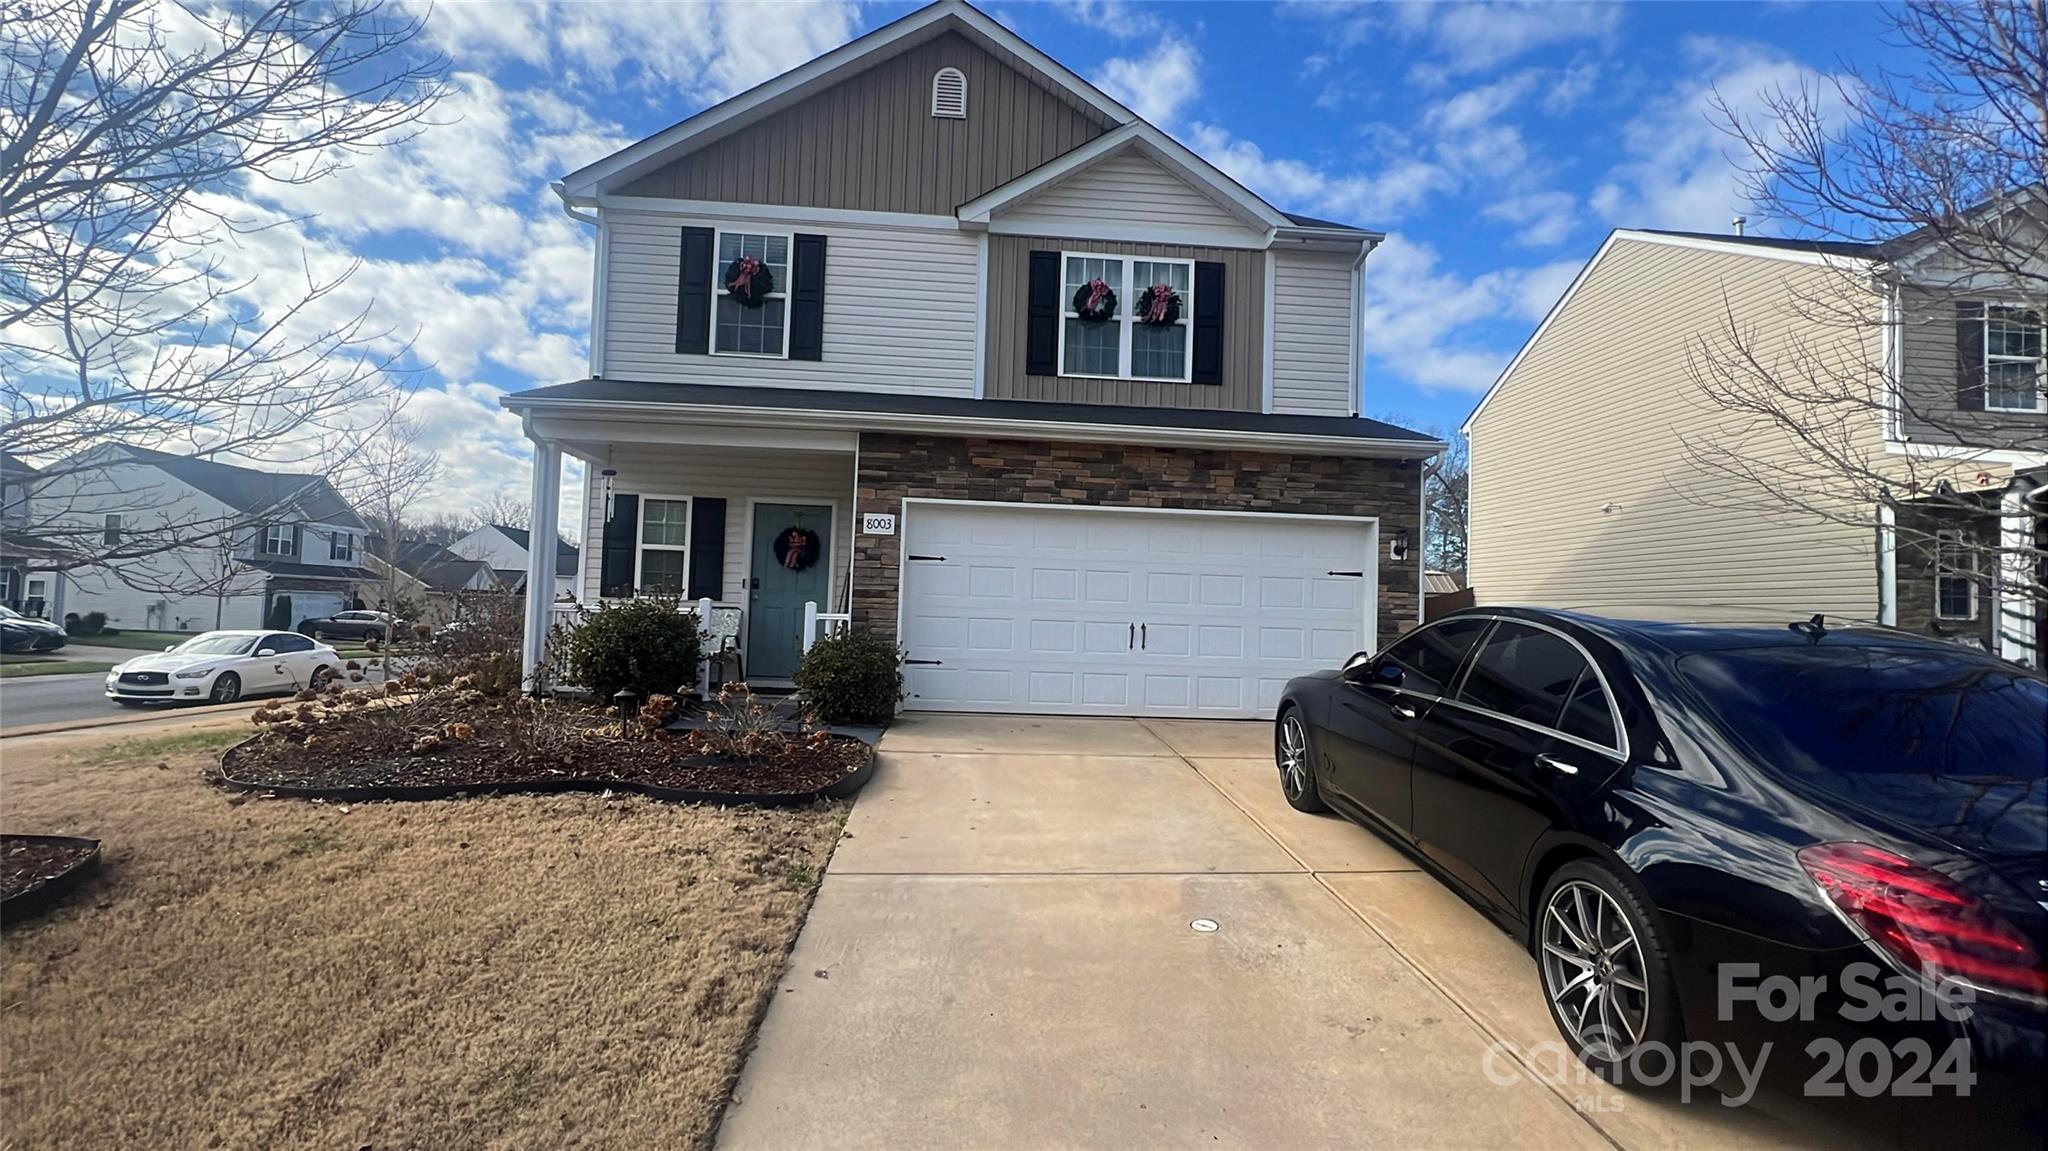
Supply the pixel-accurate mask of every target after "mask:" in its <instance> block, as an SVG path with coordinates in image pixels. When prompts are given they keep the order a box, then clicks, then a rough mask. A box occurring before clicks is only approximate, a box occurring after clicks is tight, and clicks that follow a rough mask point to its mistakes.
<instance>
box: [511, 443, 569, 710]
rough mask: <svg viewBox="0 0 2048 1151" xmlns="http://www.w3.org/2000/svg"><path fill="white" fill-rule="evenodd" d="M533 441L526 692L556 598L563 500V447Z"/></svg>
mask: <svg viewBox="0 0 2048 1151" xmlns="http://www.w3.org/2000/svg"><path fill="white" fill-rule="evenodd" d="M530 438H532V440H533V522H532V524H531V525H530V529H531V530H530V533H529V535H528V536H527V542H528V544H529V545H530V546H528V547H527V549H526V631H525V635H524V637H523V639H524V642H523V643H522V644H521V645H520V649H519V669H520V673H521V676H522V682H524V684H525V686H526V690H527V691H532V690H533V689H534V670H535V669H536V668H538V667H539V666H540V656H541V649H542V648H543V647H545V646H547V642H548V620H549V618H550V610H549V605H550V604H552V603H554V600H555V537H556V534H557V533H556V530H555V528H556V521H557V520H558V519H559V518H560V513H559V509H560V507H561V502H562V449H560V448H558V447H556V446H555V445H554V444H551V443H549V442H547V441H545V440H542V439H540V438H539V437H537V436H533V437H530Z"/></svg>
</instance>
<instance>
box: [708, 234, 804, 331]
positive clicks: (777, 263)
mask: <svg viewBox="0 0 2048 1151" xmlns="http://www.w3.org/2000/svg"><path fill="white" fill-rule="evenodd" d="M789 248H790V237H789V236H788V235H787V234H786V233H775V232H724V231H721V232H719V233H718V258H717V259H715V260H713V261H712V262H711V276H712V281H711V309H712V310H711V350H712V351H714V352H718V353H720V354H722V355H733V356H787V355H789ZM746 259H751V260H754V261H756V262H757V263H758V264H759V266H760V271H759V272H756V273H755V275H756V276H759V275H761V274H762V273H766V275H767V277H768V281H767V282H768V286H769V290H768V291H767V293H766V294H764V295H761V296H760V297H759V299H758V301H757V302H756V303H754V304H753V305H752V306H749V305H747V304H745V303H742V302H741V301H740V298H739V297H738V296H736V295H734V293H733V292H732V291H731V290H729V287H728V285H729V284H731V282H732V280H733V272H734V265H736V264H738V262H739V261H741V260H746ZM747 290H748V292H749V293H750V294H752V293H758V292H760V287H759V285H758V284H757V283H755V282H754V281H751V280H750V281H749V283H748V286H747Z"/></svg>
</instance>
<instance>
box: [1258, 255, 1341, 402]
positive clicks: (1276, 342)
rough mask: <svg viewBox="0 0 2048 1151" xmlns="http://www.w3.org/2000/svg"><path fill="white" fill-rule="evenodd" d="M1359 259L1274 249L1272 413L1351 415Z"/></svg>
mask: <svg viewBox="0 0 2048 1151" xmlns="http://www.w3.org/2000/svg"><path fill="white" fill-rule="evenodd" d="M1357 261H1358V258H1357V257H1356V256H1355V255H1353V256H1332V255H1327V254H1322V253H1310V252H1290V251H1288V250H1287V249H1285V248H1274V249H1273V410H1274V411H1275V412H1284V413H1289V414H1293V415H1304V416H1348V415H1351V414H1352V410H1351V405H1352V393H1353V387H1352V381H1353V379H1354V378H1355V376H1356V373H1355V371H1354V370H1353V368H1352V364H1351V350H1352V338H1351V335H1352V332H1351V325H1352V323H1353V322H1354V321H1353V313H1352V306H1351V305H1352V300H1351V291H1352V276H1351V269H1352V265H1354V264H1355V263H1357Z"/></svg>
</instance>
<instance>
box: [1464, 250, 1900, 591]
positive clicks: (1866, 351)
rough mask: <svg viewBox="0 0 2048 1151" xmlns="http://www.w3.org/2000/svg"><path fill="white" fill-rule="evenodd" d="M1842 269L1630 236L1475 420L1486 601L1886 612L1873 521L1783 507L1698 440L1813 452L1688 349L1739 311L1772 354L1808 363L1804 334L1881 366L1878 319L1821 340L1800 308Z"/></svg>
mask: <svg viewBox="0 0 2048 1151" xmlns="http://www.w3.org/2000/svg"><path fill="white" fill-rule="evenodd" d="M1837 274H1838V273H1835V272H1832V271H1830V270H1828V269H1826V268H1822V267H1818V266H1814V265H1807V264H1799V263H1793V262H1789V261H1785V260H1777V259H1767V258H1760V257H1756V256H1748V255H1731V254H1724V253H1719V252H1711V251H1704V250H1700V249H1695V248H1686V247H1678V246H1672V245H1666V244H1649V243H1643V242H1638V241H1630V240H1617V241H1615V243H1614V246H1613V247H1612V248H1611V249H1610V251H1609V253H1608V255H1607V256H1606V257H1605V258H1604V259H1603V260H1602V261H1601V262H1600V263H1599V264H1598V265H1597V266H1596V267H1595V268H1594V269H1593V271H1592V272H1590V273H1588V275H1589V279H1588V280H1586V282H1584V283H1582V284H1581V285H1580V286H1579V288H1578V291H1577V292H1576V294H1574V295H1573V297H1572V298H1571V300H1570V301H1569V302H1567V303H1566V304H1565V305H1564V307H1563V308H1562V310H1560V311H1559V312H1558V314H1557V315H1556V316H1555V318H1554V319H1553V320H1552V321H1551V322H1550V326H1549V328H1548V329H1547V330H1546V331H1545V332H1544V334H1543V336H1542V337H1541V338H1540V339H1538V340H1536V342H1535V343H1534V344H1533V345H1531V346H1530V347H1529V348H1528V349H1527V352H1526V353H1525V355H1524V356H1523V358H1522V361H1521V363H1520V364H1519V365H1517V366H1516V368H1515V370H1514V371H1513V373H1512V374H1511V375H1510V376H1509V377H1508V378H1507V379H1506V380H1505V381H1504V382H1503V383H1502V384H1501V386H1500V388H1499V389H1498V391H1497V392H1496V393H1495V394H1494V395H1493V397H1492V399H1491V400H1489V401H1488V402H1487V404H1486V410H1485V411H1484V412H1483V413H1482V414H1481V415H1480V416H1479V417H1478V418H1477V419H1475V420H1474V421H1473V422H1472V427H1471V432H1470V434H1471V458H1472V479H1471V485H1472V487H1471V490H1472V526H1471V562H1470V584H1471V586H1472V587H1473V588H1474V589H1475V590H1476V592H1477V595H1478V599H1479V602H1480V603H1482V604H1511V603H1526V604H1538V605H1545V606H1552V607H1566V608H1582V609H1585V610H1588V611H1593V612H1598V613H1602V614H1608V615H1617V616H1633V617H1641V618H1653V619H1678V620H1700V621H1714V620H1734V619H1756V618H1769V619H1785V620H1791V619H1803V618H1805V617H1806V616H1808V615H1810V614H1812V613H1814V612H1817V611H1818V612H1827V613H1829V614H1831V615H1838V616H1844V617H1854V618H1860V619H1875V618H1876V617H1877V615H1878V610H1879V606H1878V584H1877V568H1876V558H1875V555H1876V546H1875V533H1874V531H1873V530H1872V529H1870V528H1867V527H1863V526H1857V525H1854V524H1835V523H1815V522H1809V521H1805V520H1800V521H1791V520H1788V519H1785V518H1783V517H1782V516H1779V517H1772V518H1767V517H1766V515H1765V514H1764V513H1763V512H1762V511H1759V510H1757V508H1756V506H1755V505H1756V503H1757V502H1758V499H1759V497H1758V495H1757V493H1756V492H1755V491H1754V489H1751V488H1747V487H1745V486H1744V485H1743V484H1741V483H1740V482H1738V481H1736V480H1734V479H1732V478H1729V477H1725V476H1722V475H1719V474H1714V473H1709V472H1706V471H1703V470H1700V469H1699V468H1698V467H1697V465H1695V464H1694V463H1692V462H1691V461H1690V460H1689V459H1688V457H1687V454H1686V449H1685V439H1686V437H1688V436H1690V437H1692V438H1693V439H1694V440H1695V441H1696V442H1697V441H1698V440H1701V439H1705V438H1708V437H1716V436H1718V437H1722V439H1723V442H1739V443H1740V444H1741V445H1742V450H1743V451H1744V452H1745V453H1746V454H1749V455H1751V456H1756V457H1766V458H1776V459H1788V460H1789V459H1793V458H1796V457H1795V455H1794V449H1793V448H1792V446H1791V443H1790V441H1789V439H1788V438H1786V437H1785V436H1784V435H1783V433H1779V432H1775V431H1773V430H1768V429H1766V428H1764V427H1763V426H1762V425H1761V424H1757V425H1751V426H1748V427H1745V426H1744V425H1743V422H1742V421H1741V420H1739V419H1736V418H1733V417H1731V416H1730V415H1728V414H1727V413H1725V412H1723V411H1721V410H1719V409H1717V408H1715V407H1713V406H1711V405H1710V404H1709V403H1708V402H1707V400H1706V399H1705V397H1704V396H1703V395H1701V393H1700V391H1699V389H1698V385H1697V384H1696V383H1695V382H1694V381H1693V380H1692V379H1691V378H1690V377H1689V375H1688V371H1687V362H1688V354H1689V353H1690V352H1692V351H1693V350H1695V348H1696V347H1697V342H1698V341H1699V340H1700V339H1702V338H1704V339H1709V340H1714V339H1719V338H1722V337H1723V336H1724V335H1725V333H1726V332H1727V331H1728V324H1729V322H1730V319H1731V316H1732V319H1733V321H1734V323H1736V324H1737V325H1740V326H1741V327H1742V328H1744V329H1745V330H1747V331H1749V332H1750V334H1751V335H1752V337H1753V338H1754V340H1755V346H1756V348H1757V349H1758V352H1759V355H1760V356H1762V357H1764V360H1765V362H1766V363H1770V362H1773V361H1774V360H1780V359H1782V361H1783V362H1784V363H1785V364H1786V365H1787V367H1788V368H1790V367H1791V365H1792V363H1793V358H1794V355H1795V349H1797V348H1798V346H1799V345H1800V344H1802V343H1805V344H1806V345H1807V346H1806V349H1805V350H1806V351H1807V352H1810V353H1813V354H1817V355H1823V356H1830V357H1837V356H1838V357H1841V358H1842V361H1843V362H1849V361H1850V360H1851V359H1853V358H1856V357H1861V358H1862V359H1863V360H1866V361H1867V360H1868V358H1869V356H1870V354H1871V349H1870V348H1869V347H1868V345H1869V344H1870V343H1871V342H1872V341H1873V340H1874V336H1873V335H1872V334H1871V333H1868V332H1862V333H1851V334H1849V335H1848V336H1838V337H1836V342H1834V343H1827V344H1823V343H1816V342H1814V341H1815V338H1816V334H1815V332H1814V331H1813V329H1812V328H1811V326H1810V325H1806V324H1802V323H1801V321H1800V320H1799V319H1798V317H1797V315H1796V312H1795V308H1796V300H1795V293H1798V292H1806V293H1807V294H1809V295H1811V294H1812V290H1816V289H1819V288H1822V287H1825V286H1826V283H1827V282H1826V281H1823V280H1822V279H1821V278H1822V277H1831V276H1835V275H1837ZM1819 339H1820V340H1822V341H1825V340H1827V339H1828V337H1827V336H1826V335H1825V334H1821V335H1820V336H1819ZM1870 435H1871V436H1872V438H1873V442H1874V441H1875V437H1876V435H1877V429H1876V426H1875V422H1874V421H1873V423H1872V427H1871V429H1870ZM1764 498H1765V499H1766V500H1767V498H1768V497H1764ZM1744 500H1746V501H1748V502H1749V503H1750V505H1751V506H1750V507H1748V508H1735V507H1725V506H1715V505H1716V504H1717V503H1731V502H1741V501H1744ZM1603 508H1605V509H1607V510H1604V511H1603V510H1602V509H1603ZM1863 514H1868V513H1867V512H1865V513H1863Z"/></svg>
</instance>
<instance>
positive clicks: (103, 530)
mask: <svg viewBox="0 0 2048 1151" xmlns="http://www.w3.org/2000/svg"><path fill="white" fill-rule="evenodd" d="M120 542H121V514H120V513H119V512H109V513H107V518H106V520H105V521H104V522H103V523H102V524H101V525H100V543H102V544H117V543H120Z"/></svg>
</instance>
